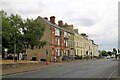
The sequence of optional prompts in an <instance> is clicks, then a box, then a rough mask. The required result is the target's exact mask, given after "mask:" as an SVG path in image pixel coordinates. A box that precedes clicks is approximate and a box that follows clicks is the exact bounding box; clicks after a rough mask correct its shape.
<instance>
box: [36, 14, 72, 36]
mask: <svg viewBox="0 0 120 80" xmlns="http://www.w3.org/2000/svg"><path fill="white" fill-rule="evenodd" d="M38 18H41V19H42V20H44V21H45V22H47V23H48V24H50V25H51V26H54V27H56V28H58V29H61V30H64V31H66V32H68V33H71V34H74V32H71V31H69V30H67V29H64V28H61V27H60V26H58V25H56V24H53V23H51V22H50V21H48V20H46V19H43V18H42V17H40V16H39V17H38Z"/></svg>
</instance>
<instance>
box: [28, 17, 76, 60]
mask: <svg viewBox="0 0 120 80" xmlns="http://www.w3.org/2000/svg"><path fill="white" fill-rule="evenodd" d="M37 20H38V21H40V22H41V24H42V25H43V26H44V27H45V32H44V35H43V37H42V39H41V41H46V42H47V45H45V46H44V47H43V48H40V49H38V48H35V49H33V50H32V49H27V59H28V60H31V59H32V57H36V58H37V60H40V59H43V58H45V59H48V60H49V61H53V57H57V60H58V62H61V61H62V57H63V56H64V55H67V56H70V55H72V50H73V49H74V43H73V42H74V39H73V38H74V35H73V34H74V33H73V32H71V31H69V30H67V29H66V28H63V21H62V20H59V21H58V24H56V23H55V16H51V17H50V21H49V20H48V18H47V17H45V18H41V17H40V16H39V17H38V18H37ZM71 34H72V36H71ZM69 38H70V39H69ZM71 40H72V41H71ZM71 42H72V43H71ZM70 43H71V44H72V45H71V44H70Z"/></svg>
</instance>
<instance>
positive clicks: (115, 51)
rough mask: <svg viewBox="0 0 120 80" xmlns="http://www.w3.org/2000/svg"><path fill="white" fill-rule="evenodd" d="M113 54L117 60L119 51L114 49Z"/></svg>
mask: <svg viewBox="0 0 120 80" xmlns="http://www.w3.org/2000/svg"><path fill="white" fill-rule="evenodd" d="M113 54H114V55H115V58H116V59H117V50H116V49H115V48H113Z"/></svg>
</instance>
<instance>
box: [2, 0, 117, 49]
mask: <svg viewBox="0 0 120 80" xmlns="http://www.w3.org/2000/svg"><path fill="white" fill-rule="evenodd" d="M118 1H119V0H0V9H2V10H4V11H6V12H7V13H8V14H10V13H15V14H16V13H17V14H19V15H21V16H22V17H23V18H27V17H28V18H37V16H41V17H48V18H49V17H50V16H56V23H57V21H58V20H63V22H64V23H68V24H73V25H74V27H75V28H78V29H79V33H86V34H87V35H88V36H89V38H91V39H93V40H94V41H95V43H96V44H98V45H99V49H105V50H112V48H113V47H115V48H117V47H118Z"/></svg>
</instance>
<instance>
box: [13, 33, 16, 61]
mask: <svg viewBox="0 0 120 80" xmlns="http://www.w3.org/2000/svg"><path fill="white" fill-rule="evenodd" d="M14 40H15V43H14V57H13V60H14V61H15V54H16V38H15V34H14Z"/></svg>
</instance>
